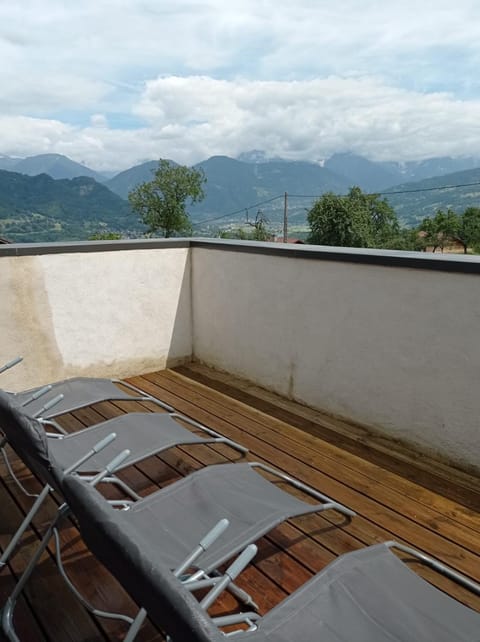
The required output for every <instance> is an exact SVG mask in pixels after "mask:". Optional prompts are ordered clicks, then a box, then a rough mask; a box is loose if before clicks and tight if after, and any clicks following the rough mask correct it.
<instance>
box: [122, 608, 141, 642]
mask: <svg viewBox="0 0 480 642" xmlns="http://www.w3.org/2000/svg"><path fill="white" fill-rule="evenodd" d="M146 617H147V612H146V610H145V609H144V608H141V609H140V611H139V612H138V613H137V615H136V616H135V619H134V621H133V623H132V626H131V627H130V628H129V629H128V631H127V635H126V636H125V637H124V638H123V642H133V640H134V639H135V638H136V636H137V633H138V632H139V631H140V628H141V626H142V624H143V623H144V622H145V618H146Z"/></svg>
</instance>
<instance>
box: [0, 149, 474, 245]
mask: <svg viewBox="0 0 480 642" xmlns="http://www.w3.org/2000/svg"><path fill="white" fill-rule="evenodd" d="M156 166H157V161H148V162H145V163H142V164H140V165H136V166H135V167H131V168H129V169H127V170H125V171H123V172H120V173H118V174H116V175H115V176H113V177H111V178H108V176H107V175H105V174H100V173H98V172H95V171H94V170H92V169H90V168H88V167H86V166H85V165H82V164H80V163H76V162H75V161H72V160H71V159H69V158H67V157H66V156H62V155H60V154H42V155H39V156H32V157H28V158H24V159H19V158H12V157H9V156H2V155H0V234H1V235H2V236H7V237H9V238H11V239H13V240H17V241H19V240H28V241H31V240H38V241H46V240H64V239H74V238H79V239H82V238H88V235H90V234H92V233H95V232H98V231H102V230H110V231H119V232H121V233H123V234H132V235H133V234H138V233H139V232H140V231H141V230H142V227H141V225H140V224H139V223H138V220H137V217H136V216H134V215H133V214H131V212H130V208H129V205H128V202H127V200H126V199H127V196H128V193H129V191H130V190H131V189H133V187H135V186H136V185H138V184H139V183H141V182H144V181H149V180H151V178H152V171H153V170H154V169H155V168H156ZM195 167H199V168H202V169H203V171H204V172H205V175H206V176H207V184H206V186H205V194H206V196H205V199H204V200H203V201H202V202H201V203H198V204H196V205H195V206H194V207H191V208H189V211H190V213H191V216H192V219H193V221H194V222H196V223H197V224H198V226H199V227H200V228H203V232H207V233H210V232H212V230H213V229H214V227H209V225H208V221H210V219H214V221H213V222H214V226H217V227H218V225H224V224H235V223H236V224H237V225H238V223H239V222H241V221H244V220H245V218H246V217H249V216H250V217H251V218H254V217H255V215H256V213H257V211H258V209H262V212H263V213H264V214H265V216H266V217H267V218H268V219H269V220H271V221H272V222H274V221H280V220H281V218H282V217H283V194H284V193H285V192H288V194H289V199H288V203H289V219H290V221H291V222H292V223H298V224H299V225H304V224H305V218H306V210H308V209H309V207H310V206H311V204H312V201H313V200H314V198H315V197H317V196H319V195H321V194H323V193H325V192H326V191H332V192H335V193H339V194H342V193H346V192H347V191H348V189H349V187H351V186H353V185H358V186H359V187H361V188H362V189H363V190H364V191H367V192H375V193H378V192H381V193H382V194H384V195H385V197H387V198H388V200H389V202H390V203H391V204H392V205H393V206H394V208H395V210H396V211H397V214H398V216H399V218H400V220H401V221H402V222H403V223H404V224H407V225H412V224H415V223H417V222H418V221H420V220H421V219H423V218H424V217H425V216H427V215H430V214H434V213H435V211H436V210H437V209H445V208H447V207H452V208H453V209H455V210H456V211H458V212H461V211H463V210H464V209H465V208H466V207H468V206H470V205H475V206H478V205H479V204H480V189H479V188H480V185H478V186H477V185H470V184H471V183H479V182H480V159H476V158H472V157H469V158H449V157H446V158H433V159H428V160H424V161H411V162H407V163H392V162H375V161H371V160H368V159H366V158H364V157H362V156H358V155H355V154H334V155H333V156H332V157H331V158H329V159H327V160H325V161H321V162H304V161H287V160H283V159H279V158H274V159H272V158H268V157H267V156H266V154H265V153H264V152H262V151H260V150H253V151H252V152H248V153H244V154H242V155H241V156H240V157H239V158H237V159H234V158H229V157H227V156H213V157H211V158H209V159H207V160H205V161H202V162H201V163H198V164H197V165H196V166H195ZM445 185H456V186H458V185H465V187H457V188H456V189H436V188H438V187H443V186H445ZM422 190H423V191H422ZM395 192H402V193H401V194H398V193H395ZM225 215H227V216H225ZM215 219H217V220H215ZM218 219H221V220H220V221H218ZM204 222H205V223H204ZM201 231H202V229H201Z"/></svg>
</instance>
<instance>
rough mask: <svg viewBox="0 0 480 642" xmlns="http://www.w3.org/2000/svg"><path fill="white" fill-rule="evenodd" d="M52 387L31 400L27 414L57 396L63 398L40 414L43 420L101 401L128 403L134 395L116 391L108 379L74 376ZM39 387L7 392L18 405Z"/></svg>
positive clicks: (117, 389) (40, 407)
mask: <svg viewBox="0 0 480 642" xmlns="http://www.w3.org/2000/svg"><path fill="white" fill-rule="evenodd" d="M51 386H52V387H51V390H50V391H49V392H47V393H45V394H43V395H42V396H41V397H39V398H38V399H35V400H33V401H31V402H30V403H29V404H28V405H27V406H26V409H27V410H28V413H29V414H30V415H35V414H36V413H37V412H38V411H40V410H41V409H42V408H43V406H44V405H45V403H46V402H47V401H48V400H49V399H52V398H53V397H56V396H57V395H60V394H62V395H63V396H64V397H63V399H62V400H61V401H59V402H58V403H56V404H55V405H54V406H53V407H52V408H50V409H49V410H47V411H46V412H45V413H42V418H43V419H52V418H53V417H58V416H59V415H63V414H66V413H68V412H73V411H74V410H77V409H79V408H83V407H85V406H91V405H93V404H95V403H99V402H101V401H108V400H125V401H129V400H132V397H133V396H135V395H134V394H129V393H128V392H125V391H124V390H122V389H121V388H119V387H118V386H117V385H115V383H114V382H113V381H112V380H110V379H96V378H91V377H74V378H72V379H65V380H64V381H57V382H55V383H52V384H51ZM42 387H43V386H39V387H38V388H32V389H30V390H25V391H22V392H9V393H7V394H8V395H10V396H11V397H12V399H14V400H15V401H16V402H17V403H18V404H19V405H22V404H23V403H24V402H25V401H27V400H28V399H29V398H30V397H31V396H32V394H33V393H35V392H36V391H38V390H41V389H42ZM135 392H136V396H137V397H138V396H139V395H140V394H141V393H140V392H139V391H135V390H133V388H132V393H135ZM143 396H144V397H145V400H147V399H150V395H147V394H145V393H144V394H143Z"/></svg>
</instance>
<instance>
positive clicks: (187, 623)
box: [62, 476, 480, 642]
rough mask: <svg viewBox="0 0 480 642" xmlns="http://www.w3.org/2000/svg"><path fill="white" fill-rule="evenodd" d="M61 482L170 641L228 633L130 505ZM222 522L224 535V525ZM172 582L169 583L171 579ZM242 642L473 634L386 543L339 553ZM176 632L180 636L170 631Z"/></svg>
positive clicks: (476, 637)
mask: <svg viewBox="0 0 480 642" xmlns="http://www.w3.org/2000/svg"><path fill="white" fill-rule="evenodd" d="M62 488H63V492H64V495H65V497H66V498H67V501H68V503H69V505H70V507H71V508H72V510H73V512H74V514H75V515H76V517H77V519H78V521H79V526H80V531H81V533H82V536H83V537H84V539H85V542H86V544H87V545H88V547H89V548H90V550H91V551H92V552H93V553H94V554H95V555H96V556H97V558H98V559H99V560H100V561H101V562H102V563H103V564H104V565H105V566H106V567H107V568H108V569H109V570H110V571H111V572H112V574H113V575H115V576H116V577H117V579H118V580H119V581H120V582H121V584H122V585H123V587H124V588H125V589H126V590H127V591H128V592H129V593H130V595H131V596H132V598H133V599H134V600H135V601H136V602H137V604H138V605H141V606H142V607H144V608H145V609H146V610H147V612H148V614H149V617H150V619H151V620H152V621H153V622H154V623H155V624H156V625H157V626H159V627H160V628H161V629H163V630H166V631H167V632H168V633H169V634H170V635H171V636H172V637H173V638H174V639H178V640H188V641H189V642H205V641H206V640H209V641H210V642H220V640H222V639H225V638H224V637H223V635H222V634H221V633H220V632H219V630H218V629H217V627H216V626H215V625H214V623H213V621H212V620H209V618H208V617H207V616H206V614H205V612H204V611H203V610H202V609H201V607H200V605H199V604H198V602H197V601H196V600H193V599H192V596H191V595H190V594H189V592H188V591H187V590H186V589H185V586H184V585H182V584H181V583H180V581H178V580H175V579H174V578H173V575H172V574H171V573H170V572H169V570H168V567H167V566H166V565H165V564H163V563H162V544H161V543H160V541H161V540H160V539H159V542H158V546H157V554H156V555H153V551H152V550H151V543H150V542H149V541H148V540H147V539H145V532H143V531H139V530H138V529H137V528H136V527H135V525H134V523H133V522H132V520H130V519H129V516H128V511H127V512H124V511H115V510H113V509H112V508H111V507H109V506H107V505H106V504H105V503H104V502H102V501H101V498H100V496H99V495H98V493H96V492H95V490H94V489H93V488H92V487H89V486H88V485H87V484H85V483H84V482H82V481H80V480H78V479H76V478H74V477H72V476H65V478H64V479H63V481H62ZM228 530H229V529H227V531H226V532H227V533H228ZM172 580H173V581H172ZM257 626H258V628H257V630H255V631H248V632H247V631H243V632H238V633H236V634H235V636H234V639H236V640H237V639H238V640H240V641H242V640H245V641H246V642H292V641H297V640H298V641H299V642H300V641H301V642H353V641H355V642H479V641H480V613H477V612H475V611H473V610H471V609H469V608H467V607H465V606H463V605H462V604H460V603H459V602H456V601H455V600H454V599H452V598H450V597H449V596H447V595H446V594H444V593H442V592H441V591H439V590H438V589H436V588H434V587H433V586H432V585H430V584H429V583H428V582H426V581H424V580H423V579H421V578H420V577H419V576H418V575H417V574H416V573H414V572H413V571H412V570H410V569H409V568H408V567H407V566H406V565H405V563H403V562H402V561H400V560H399V559H398V558H397V557H396V556H395V555H394V554H393V553H392V552H391V551H390V550H389V548H388V546H387V545H386V544H378V545H374V546H371V547H368V548H364V549H361V550H359V551H355V552H352V553H347V554H345V555H342V556H341V557H339V558H337V559H336V560H335V561H334V562H333V563H331V564H330V565H328V566H327V567H326V568H325V569H324V570H323V571H321V572H320V573H318V574H317V575H316V576H315V577H313V578H312V579H311V580H310V581H309V582H307V583H306V584H305V585H304V586H303V587H301V588H300V589H298V590H297V591H296V592H294V593H293V594H292V595H291V596H289V597H287V598H286V599H285V600H284V601H283V602H281V603H280V604H279V605H278V606H276V607H274V608H273V609H272V610H271V611H270V612H268V613H267V614H266V615H265V616H263V617H262V618H260V620H258V622H257ZM175 635H176V636H177V637H176V638H175Z"/></svg>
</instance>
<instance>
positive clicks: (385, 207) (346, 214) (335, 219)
mask: <svg viewBox="0 0 480 642" xmlns="http://www.w3.org/2000/svg"><path fill="white" fill-rule="evenodd" d="M307 218H308V222H309V224H310V235H309V237H308V242H309V243H315V244H318V245H338V246H340V247H384V246H385V245H387V244H388V242H389V241H390V240H391V239H392V238H393V237H395V236H397V235H398V233H399V229H400V228H399V224H398V220H397V216H396V214H395V211H394V209H393V208H392V207H391V206H390V205H389V203H388V202H387V201H386V200H385V199H381V198H380V197H379V196H378V195H377V194H364V193H363V192H362V190H361V189H360V188H359V187H352V188H351V189H350V191H349V193H348V194H347V195H346V196H339V195H337V194H333V193H332V192H328V193H326V194H324V195H323V196H322V197H321V198H320V199H318V200H317V201H316V202H315V203H314V205H313V207H312V209H311V210H310V211H309V212H308V215H307Z"/></svg>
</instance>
